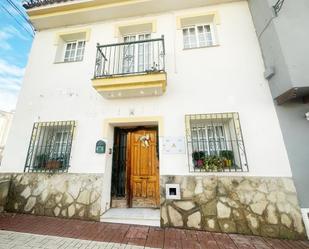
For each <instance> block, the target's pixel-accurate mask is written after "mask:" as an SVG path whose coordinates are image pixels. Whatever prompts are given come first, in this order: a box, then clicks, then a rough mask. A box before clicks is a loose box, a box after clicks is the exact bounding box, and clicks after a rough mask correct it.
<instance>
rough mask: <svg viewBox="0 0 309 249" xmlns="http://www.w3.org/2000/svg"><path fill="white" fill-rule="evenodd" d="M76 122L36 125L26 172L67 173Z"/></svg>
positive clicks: (39, 123)
mask: <svg viewBox="0 0 309 249" xmlns="http://www.w3.org/2000/svg"><path fill="white" fill-rule="evenodd" d="M74 129H75V121H57V122H38V123H34V125H33V129H32V134H31V139H30V144H29V149H28V153H27V159H26V163H25V168H24V171H25V172H67V171H68V168H69V162H70V156H71V148H72V140H73V135H74Z"/></svg>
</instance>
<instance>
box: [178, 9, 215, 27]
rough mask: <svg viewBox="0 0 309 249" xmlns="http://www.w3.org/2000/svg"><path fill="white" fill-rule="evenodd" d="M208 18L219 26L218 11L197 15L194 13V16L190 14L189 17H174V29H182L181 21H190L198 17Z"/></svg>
mask: <svg viewBox="0 0 309 249" xmlns="http://www.w3.org/2000/svg"><path fill="white" fill-rule="evenodd" d="M204 16H205V17H207V16H208V17H210V16H213V22H214V23H215V24H216V25H219V24H220V16H219V13H218V11H210V12H202V13H201V12H199V13H195V14H190V15H183V16H178V17H176V27H177V29H182V28H183V26H182V20H184V19H191V18H198V17H204Z"/></svg>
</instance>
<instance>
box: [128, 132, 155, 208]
mask: <svg viewBox="0 0 309 249" xmlns="http://www.w3.org/2000/svg"><path fill="white" fill-rule="evenodd" d="M128 140H129V141H128V145H129V146H128V147H129V148H128V153H129V157H130V158H129V161H130V167H129V168H130V169H129V172H128V174H129V177H130V206H131V207H158V206H159V200H160V193H159V160H158V155H157V145H158V144H157V143H158V141H157V130H147V129H141V130H137V131H132V132H129V133H128Z"/></svg>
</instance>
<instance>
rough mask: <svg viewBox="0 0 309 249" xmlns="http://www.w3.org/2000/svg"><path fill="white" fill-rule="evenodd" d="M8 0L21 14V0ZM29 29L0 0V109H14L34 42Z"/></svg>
mask: <svg viewBox="0 0 309 249" xmlns="http://www.w3.org/2000/svg"><path fill="white" fill-rule="evenodd" d="M11 1H13V2H14V3H15V4H16V5H17V6H18V8H19V9H20V10H22V11H23V12H24V10H23V7H22V5H21V2H22V1H21V0H11ZM3 7H5V8H6V9H7V10H8V11H9V12H10V13H11V15H13V16H14V18H16V19H17V20H18V22H19V23H20V24H21V25H23V26H21V25H19V24H18V23H17V22H16V20H14V18H13V17H11V16H10V15H9V14H8V13H7V12H6V11H5V10H4V9H3ZM24 13H25V12H24ZM25 29H27V30H29V32H27V31H26V30H25ZM30 30H31V28H30V27H29V25H28V24H27V22H26V21H25V20H24V19H23V18H22V17H21V16H20V15H19V14H18V12H17V11H16V10H14V8H13V7H11V6H10V5H9V3H8V0H0V110H5V111H10V110H14V109H15V106H16V102H17V98H18V94H19V91H20V88H21V84H22V79H23V75H24V71H25V67H26V65H27V61H28V56H29V52H30V49H31V44H32V40H33V38H32V37H31V35H30V34H31V31H30ZM29 33H30V34H29Z"/></svg>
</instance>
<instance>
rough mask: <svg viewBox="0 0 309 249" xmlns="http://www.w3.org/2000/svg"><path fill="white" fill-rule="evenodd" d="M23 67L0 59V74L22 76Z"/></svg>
mask: <svg viewBox="0 0 309 249" xmlns="http://www.w3.org/2000/svg"><path fill="white" fill-rule="evenodd" d="M24 72H25V69H24V68H21V67H17V66H15V65H11V64H9V63H8V62H7V61H5V60H2V59H0V75H4V76H5V75H10V76H13V77H22V76H23V75H24Z"/></svg>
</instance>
